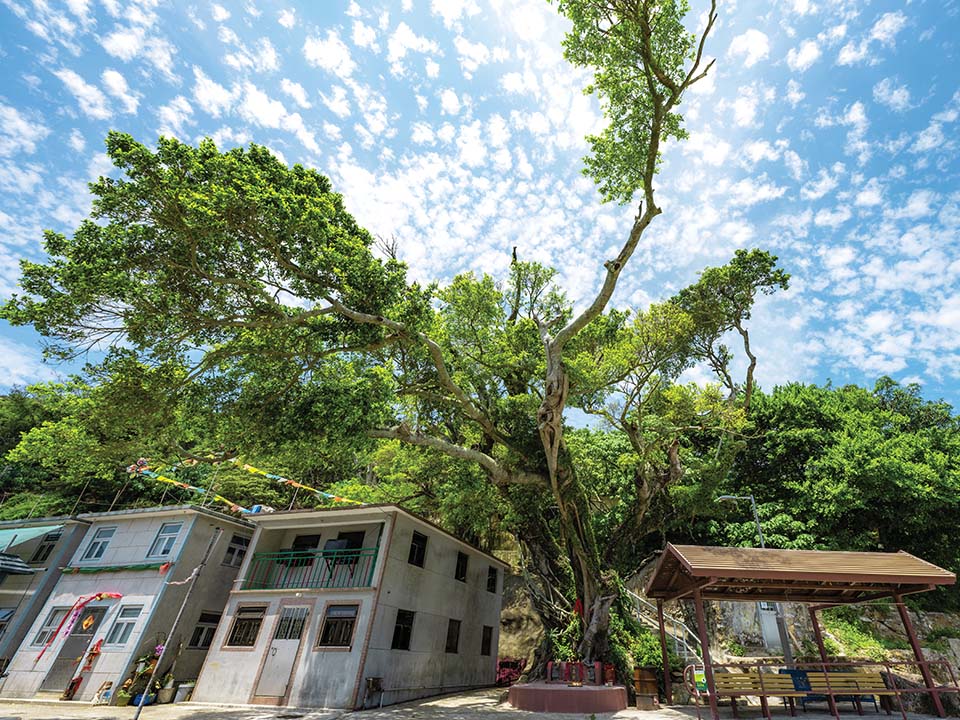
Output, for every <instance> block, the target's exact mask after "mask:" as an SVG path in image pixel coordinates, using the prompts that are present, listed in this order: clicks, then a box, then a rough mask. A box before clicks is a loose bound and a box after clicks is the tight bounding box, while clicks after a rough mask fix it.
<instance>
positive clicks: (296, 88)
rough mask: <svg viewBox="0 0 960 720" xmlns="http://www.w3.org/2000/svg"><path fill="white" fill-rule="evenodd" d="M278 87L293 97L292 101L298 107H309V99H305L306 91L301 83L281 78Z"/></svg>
mask: <svg viewBox="0 0 960 720" xmlns="http://www.w3.org/2000/svg"><path fill="white" fill-rule="evenodd" d="M280 89H281V90H283V92H284V93H286V94H287V95H289V96H290V97H291V98H293V101H294V102H295V103H297V105H299V106H300V107H302V108H304V109H308V108H309V107H310V100H308V99H307V91H306V90H304V89H303V85H301V84H300V83H297V82H293V81H292V80H288V79H287V78H283V80H281V81H280Z"/></svg>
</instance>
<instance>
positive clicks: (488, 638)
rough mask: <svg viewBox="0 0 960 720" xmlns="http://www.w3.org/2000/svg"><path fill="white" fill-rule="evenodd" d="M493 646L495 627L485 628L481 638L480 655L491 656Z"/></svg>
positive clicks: (485, 626) (486, 626)
mask: <svg viewBox="0 0 960 720" xmlns="http://www.w3.org/2000/svg"><path fill="white" fill-rule="evenodd" d="M492 645H493V627H492V626H490V625H484V626H483V635H481V636H480V654H481V655H489V654H490V647H491V646H492Z"/></svg>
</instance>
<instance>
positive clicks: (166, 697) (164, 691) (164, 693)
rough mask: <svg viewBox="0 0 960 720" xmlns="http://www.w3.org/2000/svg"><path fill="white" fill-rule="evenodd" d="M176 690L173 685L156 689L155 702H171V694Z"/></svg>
mask: <svg viewBox="0 0 960 720" xmlns="http://www.w3.org/2000/svg"><path fill="white" fill-rule="evenodd" d="M176 692H177V689H176V688H175V687H172V686H171V687H165V688H161V689H160V690H157V704H158V705H159V704H163V703H168V702H173V695H174V693H176Z"/></svg>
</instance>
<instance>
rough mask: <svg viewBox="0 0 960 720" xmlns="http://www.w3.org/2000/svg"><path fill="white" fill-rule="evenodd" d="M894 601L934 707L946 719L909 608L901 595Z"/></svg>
mask: <svg viewBox="0 0 960 720" xmlns="http://www.w3.org/2000/svg"><path fill="white" fill-rule="evenodd" d="M893 601H894V602H895V603H896V604H897V612H899V613H900V621H901V622H902V623H903V627H904V629H905V630H906V631H907V638H908V639H909V640H910V647H912V648H913V654H914V657H916V658H917V663H918V664H919V665H920V674H921V675H923V684H924V685H926V686H927V689H928V690H930V695H931V696H932V697H933V706H934V707H935V708H936V709H937V715H939V716H940V717H946V716H947V714H946V712H944V710H943V702H941V700H940V693H939V692H937V685H936V683H935V682H934V681H933V675H932V674H931V672H930V666H929V665H927V661H926V660H925V659H924V657H923V649H922V648H921V647H920V641H919V640H917V633H916V632H914V630H913V623H912V622H911V621H910V613H908V612H907V606H906V605H904V604H903V597H902V596H901V595H894V596H893Z"/></svg>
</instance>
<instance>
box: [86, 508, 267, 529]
mask: <svg viewBox="0 0 960 720" xmlns="http://www.w3.org/2000/svg"><path fill="white" fill-rule="evenodd" d="M184 513H197V514H199V515H206V516H208V517H212V518H215V519H217V520H221V521H224V522H231V523H233V524H234V525H240V526H241V527H248V528H249V527H253V526H252V525H251V524H250V523H249V522H248V518H249V517H251V516H250V515H247V516H245V517H243V518H236V517H233V516H231V515H226V514H224V513H222V512H218V511H217V510H214V509H212V508H209V507H202V506H200V505H158V506H155V507H145V508H127V509H125V510H109V511H107V512H95V513H81V514H80V515H77V518H79V519H80V520H83V521H85V522H97V521H100V520H115V519H117V518H120V517H155V516H158V515H177V514H184Z"/></svg>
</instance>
